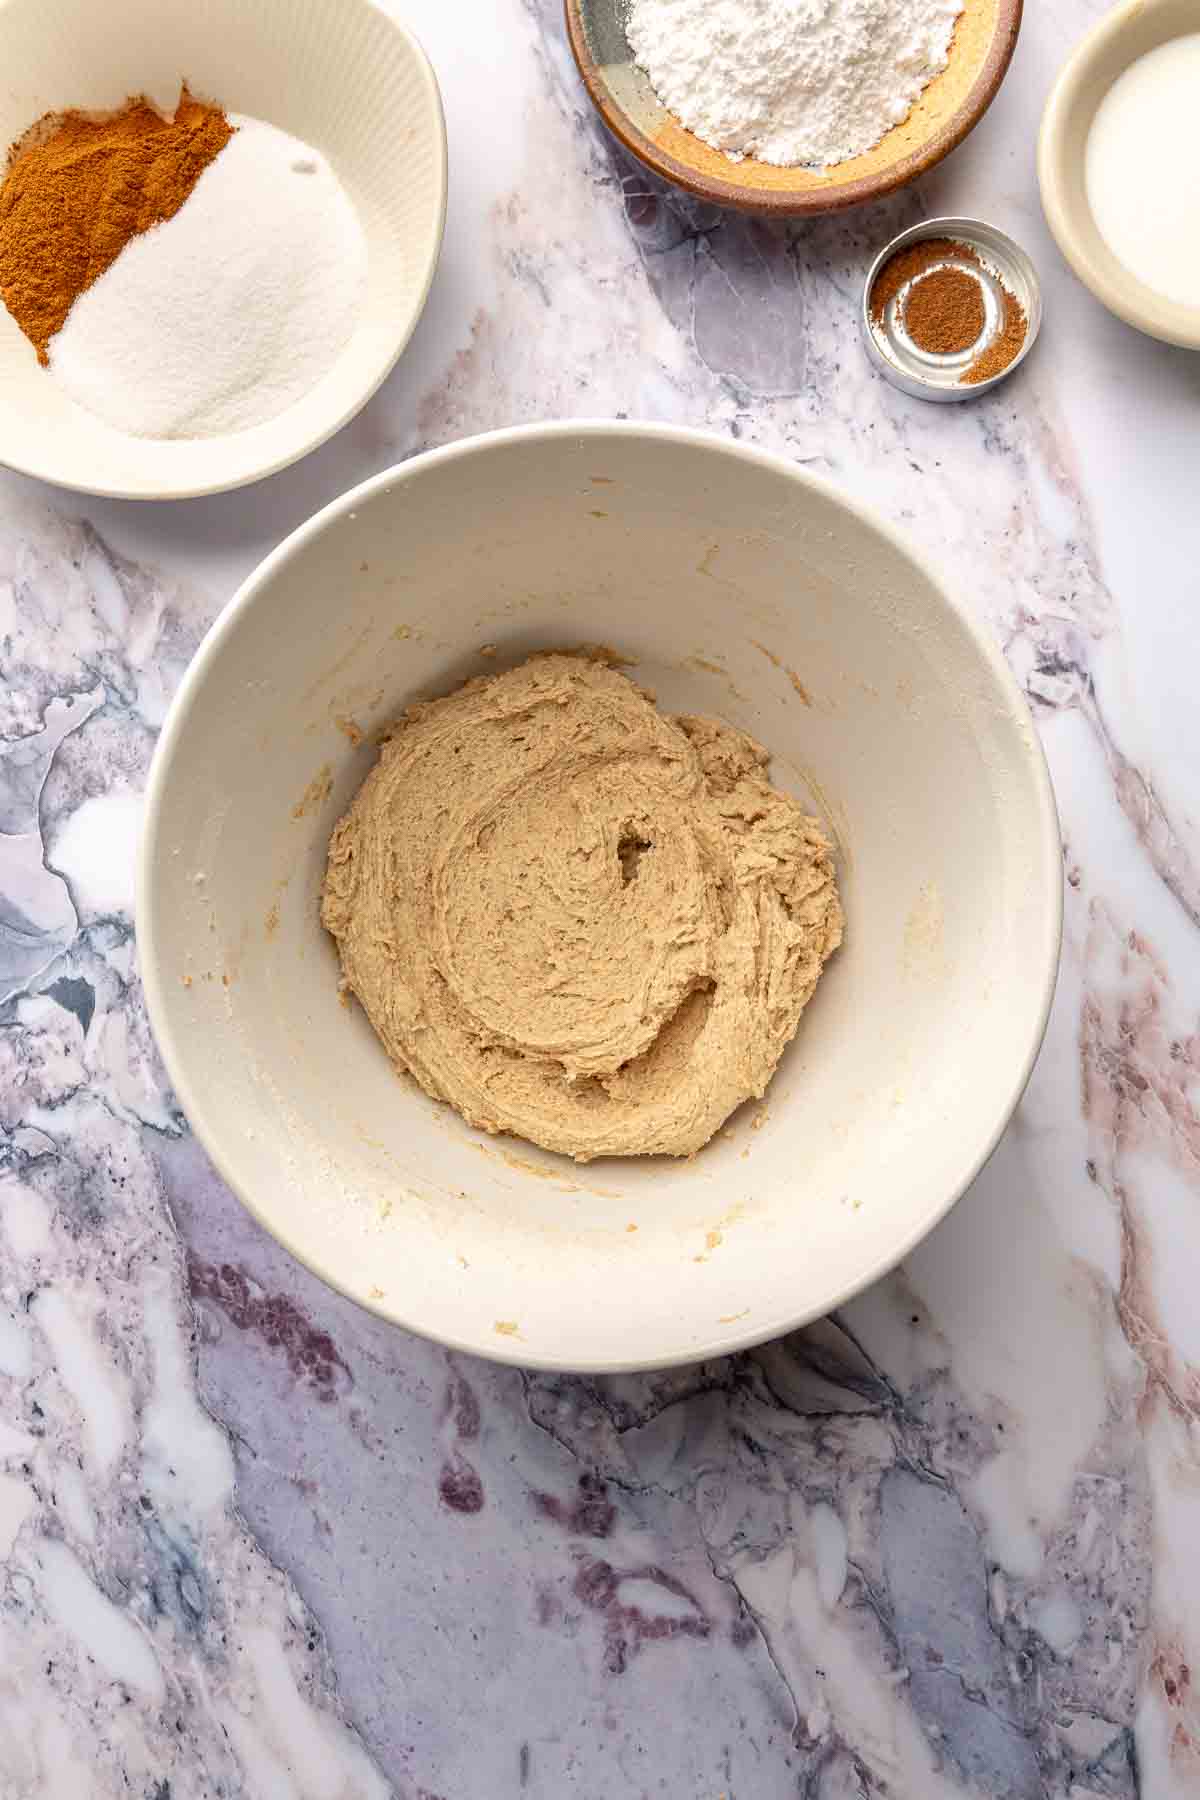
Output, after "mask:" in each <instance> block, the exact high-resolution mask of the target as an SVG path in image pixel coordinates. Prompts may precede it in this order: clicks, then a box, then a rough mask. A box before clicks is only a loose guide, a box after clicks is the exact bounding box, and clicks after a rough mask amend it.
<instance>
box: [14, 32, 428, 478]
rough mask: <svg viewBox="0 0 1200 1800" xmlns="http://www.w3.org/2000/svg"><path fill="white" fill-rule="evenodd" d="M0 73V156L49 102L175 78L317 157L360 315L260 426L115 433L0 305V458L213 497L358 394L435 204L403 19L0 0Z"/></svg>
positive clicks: (271, 467)
mask: <svg viewBox="0 0 1200 1800" xmlns="http://www.w3.org/2000/svg"><path fill="white" fill-rule="evenodd" d="M0 68H2V69H3V71H4V79H3V81H2V82H0V152H2V151H4V150H5V149H7V146H8V145H9V144H11V143H12V142H13V141H14V140H15V139H16V138H18V137H19V136H20V135H21V133H22V132H24V131H25V130H26V129H27V128H28V127H29V126H30V125H32V124H33V122H34V120H35V119H38V118H40V117H41V116H42V114H44V113H46V112H55V111H61V110H62V109H63V108H65V107H79V108H83V109H95V110H105V109H108V108H112V107H116V106H120V105H121V104H122V102H123V101H124V100H125V99H126V97H127V96H128V95H129V94H131V93H139V92H144V93H147V94H149V95H150V96H151V97H152V98H153V99H155V100H156V101H157V102H158V103H159V104H160V105H161V106H163V107H164V108H171V107H173V106H174V105H175V103H176V101H177V100H178V98H179V85H180V81H181V79H186V80H187V81H188V82H189V83H190V85H191V87H192V89H193V91H194V92H195V93H197V94H199V95H201V96H202V97H205V98H211V99H214V100H217V101H219V102H220V104H221V105H222V106H224V107H225V108H226V110H227V111H229V112H239V113H246V114H250V115H251V116H253V117H257V118H261V119H266V120H267V121H268V122H269V123H270V124H272V125H277V126H279V127H280V128H281V129H282V130H284V131H288V132H291V133H292V134H293V135H294V136H295V137H299V138H302V139H304V140H305V141H306V142H308V143H311V144H313V145H315V147H316V148H317V149H318V150H321V151H322V152H323V153H324V154H325V155H326V156H327V157H328V158H329V160H330V162H331V164H332V165H333V168H334V171H335V173H336V174H337V176H338V178H339V180H340V181H341V182H342V185H343V186H344V187H345V189H346V191H347V193H348V194H349V196H350V198H351V200H352V201H353V202H354V204H355V206H356V208H357V209H358V213H359V217H360V219H361V220H362V224H363V228H364V230H365V232H366V235H367V245H368V255H369V268H368V275H367V292H366V298H365V302H364V306H363V312H362V317H361V319H360V322H359V325H358V328H357V330H356V331H355V333H354V335H353V337H352V338H351V340H350V342H349V343H348V344H347V345H346V347H345V349H344V350H343V351H342V353H341V355H340V356H339V358H338V360H337V362H336V363H335V364H334V366H333V367H332V368H331V369H330V370H329V372H328V373H327V374H326V375H325V376H324V378H323V379H322V380H321V381H320V382H319V383H318V384H317V386H316V387H314V388H313V389H312V390H311V391H310V392H309V393H308V394H306V395H305V396H304V397H303V398H302V399H300V400H298V401H297V402H296V403H295V404H294V405H293V406H290V407H289V408H288V409H287V410H286V411H285V412H283V413H280V414H279V416H278V417H277V418H274V419H269V420H267V421H266V422H264V423H263V424H261V425H256V426H253V427H252V428H251V429H250V430H248V431H240V432H236V433H231V434H229V435H227V436H223V437H211V438H186V439H179V440H176V441H171V442H163V441H162V440H160V439H151V438H134V437H127V436H125V435H124V434H123V433H121V432H118V431H115V430H114V429H113V428H112V427H111V426H108V425H106V424H104V423H103V421H102V420H100V419H97V418H95V417H94V416H93V415H92V414H91V413H89V412H86V411H85V410H84V409H83V408H82V407H79V406H76V405H75V404H74V403H73V402H72V401H71V400H69V399H68V398H67V397H66V395H65V394H64V393H63V392H62V391H61V390H60V389H59V388H58V386H57V385H56V384H55V382H53V381H52V380H51V379H50V377H49V376H48V375H47V373H46V371H45V370H44V369H42V368H40V367H39V366H38V362H37V358H36V356H35V354H34V351H33V348H32V346H31V345H30V344H29V342H28V340H27V339H26V338H25V337H23V336H22V334H21V332H20V331H19V330H18V328H17V326H16V324H15V322H14V321H13V319H12V318H11V317H10V315H9V314H8V312H7V311H6V310H5V309H4V308H3V306H0V461H3V462H6V463H7V464H8V465H9V467H10V468H14V469H21V470H23V471H24V472H25V473H26V474H28V475H36V476H39V477H40V478H41V479H42V480H43V481H53V482H57V483H58V484H59V485H60V486H62V487H70V488H80V489H82V490H83V491H84V492H86V493H91V494H113V495H119V496H121V497H124V498H128V499H148V500H166V499H179V498H181V497H184V496H186V495H190V494H210V493H218V492H220V491H222V490H223V489H226V488H234V487H240V486H242V485H243V484H244V483H245V482H248V481H256V480H257V479H258V478H259V477H260V476H263V475H270V474H273V473H274V472H275V470H277V469H281V468H284V467H285V466H286V465H287V464H288V463H290V462H294V461H295V460H296V459H297V457H300V456H303V455H305V454H306V452H307V451H309V450H312V449H315V448H316V446H317V445H318V444H320V443H323V442H324V440H325V439H326V438H327V437H329V436H331V434H332V433H333V432H335V431H337V429H338V428H339V426H341V425H344V424H345V423H346V421H347V419H350V418H352V417H353V415H354V414H355V413H356V412H357V411H358V409H359V408H360V407H361V406H362V405H364V403H365V402H366V401H367V400H368V399H370V397H371V395H372V394H373V393H374V391H375V389H376V388H377V387H378V386H379V383H380V382H381V381H382V380H383V378H384V376H385V375H386V374H387V373H388V371H389V369H391V367H392V365H393V364H394V363H395V361H396V358H397V357H398V356H399V354H400V352H401V351H402V350H403V348H404V346H405V344H406V343H407V342H408V339H409V337H410V335H411V333H412V330H413V327H414V326H415V324H416V322H417V319H418V318H419V317H420V313H421V308H422V307H423V306H424V304H425V297H426V295H427V293H428V292H429V284H430V282H431V281H432V279H433V271H434V268H435V267H436V264H437V258H438V252H439V250H440V248H441V241H442V225H443V221H444V218H445V211H446V134H445V126H444V124H443V121H442V108H441V100H440V98H439V95H438V89H437V83H436V81H435V80H434V76H433V71H432V69H431V68H430V66H429V63H428V61H427V59H426V57H425V54H424V52H423V51H422V50H421V48H420V46H419V45H418V44H417V42H416V40H415V39H414V38H413V37H412V35H411V34H410V33H409V32H408V31H407V30H406V29H405V27H404V26H403V25H401V24H399V23H398V22H397V20H395V19H394V18H392V17H390V16H389V14H388V13H387V12H385V11H384V10H383V8H382V7H381V6H377V5H373V4H372V3H371V0H252V4H248V3H247V0H193V3H191V4H185V3H184V0H179V3H177V4H171V5H167V4H163V3H162V0H104V4H103V5H100V4H97V3H96V0H3V3H2V4H0Z"/></svg>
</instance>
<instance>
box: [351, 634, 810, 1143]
mask: <svg viewBox="0 0 1200 1800" xmlns="http://www.w3.org/2000/svg"><path fill="white" fill-rule="evenodd" d="M768 760H769V759H768V754H767V752H766V751H765V750H763V749H762V748H761V747H760V746H759V745H758V744H756V743H755V742H754V740H753V739H752V738H749V737H747V736H746V735H745V734H744V733H743V732H740V731H737V730H735V729H734V728H733V727H732V726H730V725H724V724H721V723H719V722H718V721H716V720H714V719H701V718H676V719H671V718H666V717H664V715H663V714H662V713H660V712H659V711H658V710H657V709H656V708H655V706H654V705H653V704H652V702H651V700H650V699H649V698H648V697H647V696H646V695H645V694H644V693H643V692H642V691H641V689H639V688H638V687H636V686H635V685H634V683H633V682H632V681H630V680H629V679H628V677H627V676H625V675H623V674H621V673H620V672H619V671H618V670H617V669H614V668H611V667H608V666H606V665H605V664H604V663H602V662H598V661H593V660H588V659H586V658H582V657H576V656H570V655H565V654H556V655H549V656H538V657H534V658H533V659H531V660H530V661H529V662H526V663H524V664H523V665H522V666H521V667H520V668H517V669H511V670H508V671H507V672H505V673H503V674H498V675H492V676H486V677H482V678H480V679H478V680H475V681H469V682H467V684H466V686H465V687H462V688H459V689H458V690H457V692H455V693H453V694H450V695H449V696H448V697H447V698H445V699H442V700H433V701H430V702H427V703H424V704H422V705H418V706H414V707H412V708H411V709H410V710H409V711H408V712H407V713H405V715H404V716H403V718H401V719H400V720H399V721H398V722H397V723H396V724H395V725H394V726H393V728H392V730H391V732H390V734H389V736H388V737H387V739H386V741H385V743H384V745H383V749H382V752H381V755H380V758H379V762H378V764H377V766H376V767H375V769H374V770H373V771H372V772H371V774H370V775H369V776H368V777H367V780H366V781H365V782H364V783H363V786H362V788H361V789H360V790H359V793H358V795H357V797H356V799H355V801H354V803H353V805H352V806H351V807H350V810H349V812H347V813H346V815H345V817H344V818H343V819H342V820H341V822H340V824H339V825H338V827H337V829H336V830H335V832H334V834H333V839H332V842H331V844H330V847H329V865H328V870H327V872H326V877H325V890H324V898H323V902H322V908H321V917H322V920H323V922H324V924H325V925H326V927H327V928H328V930H329V931H330V932H332V934H333V936H334V937H335V938H336V940H337V944H338V950H339V952H340V955H341V963H342V970H343V978H344V985H345V986H346V987H348V988H349V989H350V990H351V991H352V992H353V993H354V994H356V995H357V997H358V999H359V1001H360V1002H361V1003H362V1005H363V1007H364V1008H365V1009H366V1012H367V1016H368V1018H369V1019H370V1021H371V1023H372V1025H373V1026H374V1027H375V1030H376V1032H377V1033H378V1035H379V1037H380V1038H381V1040H382V1042H383V1044H384V1047H385V1049H386V1050H387V1053H388V1055H389V1056H390V1057H391V1058H392V1060H393V1062H394V1063H395V1064H396V1065H397V1066H398V1067H399V1068H401V1069H405V1070H408V1071H409V1072H410V1073H411V1074H412V1075H413V1076H415V1078H416V1079H417V1081H419V1082H420V1084H421V1086H422V1087H423V1088H424V1089H425V1090H426V1092H427V1093H429V1094H432V1095H434V1096H435V1097H436V1098H437V1099H439V1100H447V1101H449V1102H450V1104H451V1106H454V1107H456V1108H457V1109H458V1111H459V1112H460V1113H461V1114H462V1115H463V1117H464V1118H465V1119H467V1120H469V1122H470V1123H471V1124H472V1125H477V1126H481V1127H482V1128H483V1129H484V1130H485V1131H490V1132H499V1131H505V1132H511V1133H513V1134H515V1135H516V1136H518V1137H523V1138H527V1139H529V1140H530V1141H531V1142H533V1143H535V1144H542V1145H544V1146H545V1148H546V1149H548V1150H557V1151H561V1152H563V1153H564V1154H565V1155H567V1156H573V1157H575V1158H576V1159H577V1160H578V1161H580V1162H586V1161H588V1160H589V1159H590V1158H591V1157H594V1156H633V1155H647V1154H661V1155H670V1156H686V1155H689V1154H690V1153H691V1152H693V1151H695V1150H698V1149H699V1148H700V1146H701V1145H702V1144H704V1143H706V1142H707V1140H708V1139H709V1138H710V1137H711V1136H712V1135H713V1133H714V1132H715V1131H716V1130H718V1128H719V1127H720V1126H721V1124H722V1123H723V1122H724V1120H725V1119H726V1118H728V1116H729V1114H730V1113H731V1112H732V1111H733V1110H734V1108H735V1107H736V1106H738V1105H739V1104H740V1103H741V1102H742V1101H743V1100H747V1099H749V1098H750V1097H751V1096H752V1095H754V1096H757V1095H761V1094H762V1093H763V1091H764V1089H765V1088H766V1085H767V1083H768V1082H769V1081H770V1079H771V1076H772V1075H773V1074H774V1071H775V1067H776V1064H777V1063H778V1061H779V1058H780V1056H781V1055H782V1053H783V1050H784V1047H785V1046H786V1044H787V1043H788V1041H789V1039H790V1038H791V1037H792V1035H793V1034H794V1032H795V1030H796V1027H797V1025H798V1023H799V1020H800V1014H801V1012H802V1011H803V1009H804V1007H805V1004H806V1003H807V1001H808V999H809V997H810V995H811V994H812V991H813V989H814V988H815V986H816V984H817V981H818V979H819V977H820V974H821V969H822V966H823V965H824V963H825V961H826V959H827V958H828V957H829V956H830V955H831V954H832V953H833V951H834V950H835V949H836V948H837V946H838V944H839V943H840V942H841V937H842V909H841V906H840V904H839V901H838V894H837V887H836V883H835V878H834V866H833V857H832V852H831V849H830V845H829V843H828V841H827V840H826V838H825V836H824V834H823V833H822V831H821V829H820V827H819V825H818V824H817V822H816V820H815V819H810V818H807V817H806V816H805V814H804V813H803V812H802V811H801V809H800V807H799V806H798V805H797V804H796V802H795V801H794V800H792V799H790V798H789V797H788V795H786V794H781V793H779V792H777V791H776V789H775V788H773V787H772V786H771V784H770V782H769V781H768V779H767V775H766V766H767V763H768Z"/></svg>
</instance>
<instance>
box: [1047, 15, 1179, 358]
mask: <svg viewBox="0 0 1200 1800" xmlns="http://www.w3.org/2000/svg"><path fill="white" fill-rule="evenodd" d="M1195 31H1200V6H1198V5H1197V0H1125V3H1124V4H1123V5H1120V6H1116V7H1114V8H1113V10H1112V12H1110V13H1106V14H1105V15H1104V17H1103V18H1102V19H1101V20H1100V21H1099V23H1098V24H1096V25H1094V26H1093V27H1092V29H1091V30H1090V31H1089V32H1088V34H1087V36H1086V37H1085V38H1084V40H1083V42H1082V43H1081V44H1080V45H1079V47H1078V49H1077V50H1076V51H1075V52H1074V54H1073V55H1072V56H1071V58H1070V59H1069V61H1068V62H1067V64H1066V66H1065V68H1064V69H1063V71H1062V73H1061V75H1060V76H1059V78H1058V80H1057V81H1056V82H1055V84H1054V86H1053V88H1052V89H1051V91H1050V98H1049V100H1048V101H1047V102H1046V110H1045V112H1044V113H1043V115H1042V126H1041V131H1040V133H1039V136H1038V155H1037V163H1038V181H1039V183H1040V185H1041V190H1042V210H1043V211H1044V212H1045V215H1046V222H1047V224H1048V225H1049V227H1050V229H1051V231H1052V232H1053V233H1054V237H1055V239H1056V240H1057V243H1058V247H1059V249H1060V250H1061V251H1062V253H1063V255H1064V256H1065V257H1066V259H1067V261H1068V262H1069V263H1070V265H1071V267H1072V269H1074V271H1075V273H1076V275H1078V277H1079V279H1080V281H1082V282H1083V284H1084V286H1085V287H1087V288H1090V289H1091V291H1092V293H1093V294H1095V296H1096V298H1097V300H1099V301H1100V302H1101V303H1102V304H1103V305H1104V306H1106V307H1107V308H1108V310H1109V312H1111V313H1115V314H1116V316H1117V318H1118V319H1124V320H1125V323H1126V324H1127V325H1134V326H1136V327H1137V329H1138V330H1139V331H1144V332H1145V333H1146V334H1147V336H1149V337H1154V338H1161V339H1162V341H1163V342H1164V343H1167V344H1180V345H1182V346H1183V348H1184V349H1187V350H1200V306H1184V305H1182V304H1181V303H1180V302H1179V301H1177V300H1167V299H1164V297H1163V296H1162V295H1161V294H1157V293H1155V291H1154V289H1153V288H1151V287H1147V286H1146V284H1145V282H1143V281H1139V280H1138V278H1137V276H1136V275H1131V274H1130V272H1129V270H1128V269H1127V268H1126V267H1125V265H1124V263H1122V262H1119V261H1118V259H1117V258H1116V257H1115V256H1114V255H1113V253H1112V251H1111V250H1110V249H1109V247H1108V245H1107V244H1106V243H1105V241H1104V239H1103V237H1102V236H1101V235H1100V229H1099V227H1098V226H1097V224H1096V221H1095V218H1094V217H1093V215H1092V209H1091V206H1090V205H1089V203H1088V197H1087V180H1086V164H1087V141H1088V133H1089V132H1090V130H1091V128H1092V120H1093V119H1094V118H1095V116H1096V109H1097V108H1098V107H1099V105H1100V102H1101V101H1102V100H1103V99H1104V96H1105V95H1106V94H1107V93H1108V91H1109V89H1110V88H1111V87H1112V85H1113V83H1114V82H1115V81H1116V80H1117V79H1118V77H1120V76H1121V75H1123V74H1124V73H1125V71H1126V69H1128V68H1129V66H1130V65H1131V64H1132V63H1135V62H1137V60H1138V59H1139V57H1142V56H1145V55H1147V54H1148V52H1149V51H1151V50H1156V49H1157V48H1158V46H1159V45H1160V44H1165V43H1168V42H1170V40H1171V39H1172V38H1177V37H1182V36H1184V35H1185V34H1186V33H1190V32H1195ZM1143 178H1144V180H1145V183H1146V186H1147V188H1152V187H1153V185H1154V182H1155V170H1154V147H1153V145H1150V146H1149V147H1148V148H1147V151H1146V154H1145V157H1144V176H1143Z"/></svg>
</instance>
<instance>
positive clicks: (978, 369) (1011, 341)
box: [959, 288, 1029, 387]
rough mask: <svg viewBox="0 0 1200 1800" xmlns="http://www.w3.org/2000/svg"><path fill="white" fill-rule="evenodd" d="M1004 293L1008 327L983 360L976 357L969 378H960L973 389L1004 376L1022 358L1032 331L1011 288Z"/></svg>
mask: <svg viewBox="0 0 1200 1800" xmlns="http://www.w3.org/2000/svg"><path fill="white" fill-rule="evenodd" d="M1001 291H1002V292H1003V294H1004V323H1003V325H1002V326H1001V328H1000V334H999V336H998V337H996V338H995V339H994V340H993V342H992V343H990V344H989V345H988V347H987V349H986V350H985V351H984V352H983V355H982V356H978V357H976V359H975V361H974V362H973V363H972V364H971V366H970V368H969V369H968V370H967V371H966V372H965V374H963V375H961V376H960V377H959V380H960V381H963V382H967V383H969V384H970V385H971V386H972V387H973V386H974V385H975V383H976V382H979V381H990V380H991V379H992V376H993V375H1003V373H1004V371H1005V369H1007V367H1008V365H1009V364H1010V363H1011V362H1014V361H1015V360H1016V358H1017V357H1018V356H1019V355H1020V353H1021V346H1022V345H1023V344H1024V342H1025V334H1026V332H1027V331H1028V330H1029V320H1028V319H1027V318H1026V316H1025V308H1024V307H1023V306H1022V305H1021V302H1020V301H1019V300H1018V299H1017V297H1016V295H1015V294H1010V293H1009V291H1008V289H1007V288H1003V289H1002V290H1001Z"/></svg>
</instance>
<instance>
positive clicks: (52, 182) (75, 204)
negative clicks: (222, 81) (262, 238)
mask: <svg viewBox="0 0 1200 1800" xmlns="http://www.w3.org/2000/svg"><path fill="white" fill-rule="evenodd" d="M232 132H233V126H231V125H230V123H229V121H228V119H227V118H226V117H225V114H224V113H223V112H222V111H221V109H220V107H217V106H209V105H206V104H205V103H204V102H203V101H200V100H196V99H194V98H193V97H192V95H191V94H189V93H188V91H187V89H186V88H184V89H183V92H182V93H181V95H180V100H179V106H178V107H177V109H176V112H175V116H174V118H171V119H165V118H163V117H162V115H161V114H160V113H158V112H156V111H155V109H154V108H153V107H152V106H151V105H150V104H149V102H148V101H147V100H145V99H144V98H142V97H140V96H139V97H138V98H136V99H130V100H128V101H126V103H125V105H124V106H123V107H122V108H121V110H120V111H119V112H117V113H113V114H109V115H107V116H105V117H98V116H96V115H95V114H89V113H82V112H64V113H47V114H46V116H45V117H44V118H42V119H39V120H38V122H37V124H36V125H34V126H32V127H31V129H30V130H29V131H27V132H26V133H25V135H24V136H23V137H22V138H20V139H18V141H17V142H16V143H15V144H14V145H13V146H12V148H11V149H10V151H9V153H8V167H7V170H6V172H5V175H4V180H3V182H2V183H0V297H2V298H3V300H4V304H5V305H6V306H7V308H8V310H9V312H10V313H11V314H12V316H13V318H14V319H15V320H16V322H17V324H18V325H19V326H20V327H21V330H22V331H23V332H24V333H25V336H26V337H27V338H28V339H29V340H30V342H31V343H32V344H33V345H34V347H35V349H36V350H37V353H38V361H39V362H41V363H45V362H47V361H48V360H49V358H48V354H47V346H48V344H49V342H50V339H51V338H52V337H53V336H54V334H55V332H56V331H58V330H59V329H60V328H61V327H62V325H63V323H64V321H65V320H66V317H67V314H68V313H69V312H70V310H71V307H72V306H73V305H74V303H75V301H76V299H77V298H78V297H79V295H80V294H81V293H82V292H83V291H84V289H85V288H87V287H90V286H91V284H92V282H93V281H95V280H96V279H97V277H98V276H100V275H102V274H103V273H104V271H105V269H107V268H108V267H109V265H110V264H111V263H113V262H115V261H116V258H117V257H118V256H119V255H120V253H121V251H122V250H123V249H124V248H125V245H126V244H127V243H128V242H129V240H130V238H132V237H136V236H137V235H138V233H139V232H143V231H148V230H149V229H150V227H151V226H152V225H160V224H162V223H163V221H164V220H166V219H169V218H171V217H172V216H173V215H174V214H175V213H177V212H178V211H179V208H180V207H181V206H182V205H183V203H184V201H185V200H186V199H187V197H188V195H189V194H190V193H191V191H192V189H193V188H194V187H195V185H196V182H197V181H198V180H199V178H200V176H201V175H202V174H203V172H204V170H205V169H206V168H207V167H208V165H209V163H210V162H211V161H212V160H213V158H214V157H215V156H216V155H217V154H218V153H219V152H220V151H221V150H223V149H224V148H225V145H226V144H227V143H228V141H229V139H230V136H231V135H232Z"/></svg>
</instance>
